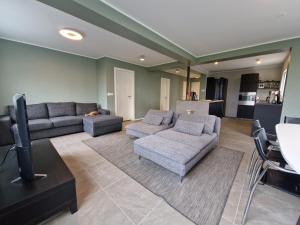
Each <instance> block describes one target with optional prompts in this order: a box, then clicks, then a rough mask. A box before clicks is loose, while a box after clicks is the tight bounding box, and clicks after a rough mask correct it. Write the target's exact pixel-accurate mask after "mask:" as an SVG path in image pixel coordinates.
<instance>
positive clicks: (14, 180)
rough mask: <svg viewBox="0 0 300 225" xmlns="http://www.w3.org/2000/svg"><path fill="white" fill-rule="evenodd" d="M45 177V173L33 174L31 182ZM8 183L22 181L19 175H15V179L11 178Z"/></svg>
mask: <svg viewBox="0 0 300 225" xmlns="http://www.w3.org/2000/svg"><path fill="white" fill-rule="evenodd" d="M46 177H47V174H41V173H36V174H34V178H33V180H32V181H31V182H35V181H37V180H41V179H44V178H46ZM10 183H12V184H16V183H24V181H23V180H22V178H21V177H17V178H16V179H13V180H12V181H11V182H10Z"/></svg>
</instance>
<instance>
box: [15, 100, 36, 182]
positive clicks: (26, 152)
mask: <svg viewBox="0 0 300 225" xmlns="http://www.w3.org/2000/svg"><path fill="white" fill-rule="evenodd" d="M13 104H14V110H15V114H16V125H15V126H14V127H13V129H14V130H15V131H14V134H15V135H14V138H15V144H16V151H17V158H18V166H19V173H20V177H21V178H22V179H23V180H24V181H32V180H33V179H34V173H33V168H32V158H31V141H30V133H29V127H28V117H27V109H26V98H25V95H22V94H16V95H14V96H13Z"/></svg>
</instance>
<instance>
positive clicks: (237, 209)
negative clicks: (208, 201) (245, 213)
mask: <svg viewBox="0 0 300 225" xmlns="http://www.w3.org/2000/svg"><path fill="white" fill-rule="evenodd" d="M246 181H247V179H246V180H244V182H243V186H242V190H241V193H240V196H239V201H238V205H237V207H236V211H235V216H234V219H233V225H235V224H236V218H237V215H238V212H239V206H240V203H241V200H242V196H243V193H244V187H245V183H246Z"/></svg>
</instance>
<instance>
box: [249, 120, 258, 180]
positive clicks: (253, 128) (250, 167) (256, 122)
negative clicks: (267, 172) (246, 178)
mask: <svg viewBox="0 0 300 225" xmlns="http://www.w3.org/2000/svg"><path fill="white" fill-rule="evenodd" d="M260 128H261V125H260V122H259V120H254V122H253V125H252V135H251V136H252V137H253V135H254V133H255V132H256V131H257V130H259V129H260ZM255 156H256V149H255V148H254V149H253V151H252V154H251V159H250V163H249V167H248V173H249V174H250V173H252V169H253V166H254V165H253V163H254V158H255Z"/></svg>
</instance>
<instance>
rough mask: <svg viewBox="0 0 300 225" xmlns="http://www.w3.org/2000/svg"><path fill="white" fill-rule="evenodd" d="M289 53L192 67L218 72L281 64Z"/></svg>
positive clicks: (193, 67) (198, 69) (197, 69)
mask: <svg viewBox="0 0 300 225" xmlns="http://www.w3.org/2000/svg"><path fill="white" fill-rule="evenodd" d="M288 54H289V51H285V52H280V53H273V54H267V55H259V56H253V57H247V58H240V59H234V60H227V61H222V62H218V64H217V65H216V64H215V63H214V62H212V63H207V64H202V65H196V66H192V69H193V70H196V71H199V72H200V71H203V70H206V71H209V72H217V71H228V70H237V69H245V68H252V67H257V66H267V65H279V64H282V63H283V62H284V60H285V59H286V58H287V56H288ZM258 59H259V60H260V61H261V63H260V64H257V63H256V60H258Z"/></svg>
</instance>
